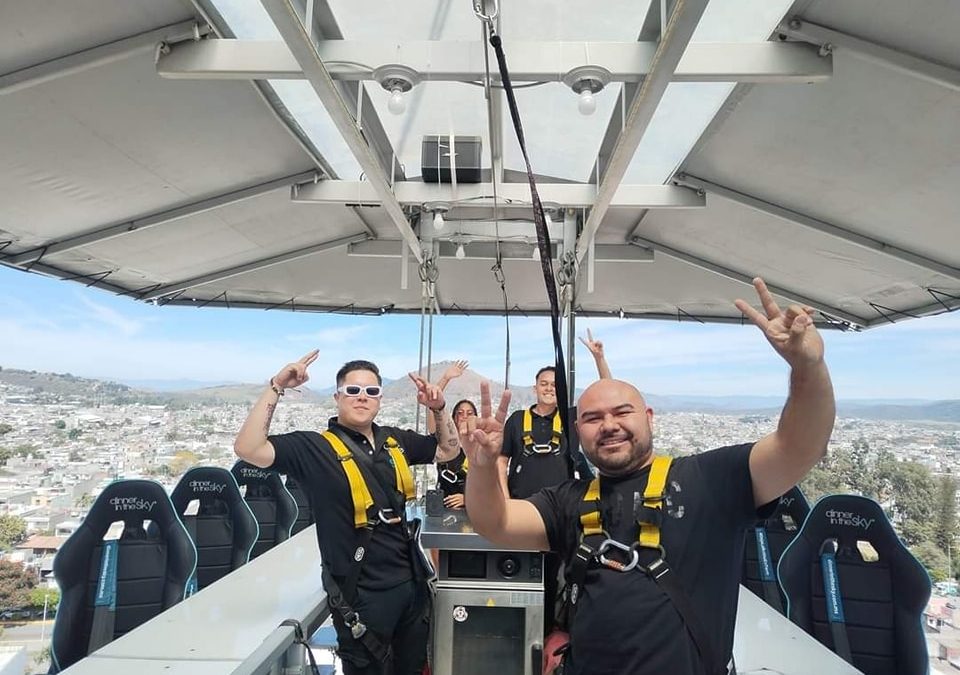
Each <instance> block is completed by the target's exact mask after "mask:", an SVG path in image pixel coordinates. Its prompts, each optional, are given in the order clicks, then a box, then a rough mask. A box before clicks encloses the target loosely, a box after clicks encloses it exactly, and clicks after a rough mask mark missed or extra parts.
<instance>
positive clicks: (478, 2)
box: [473, 0, 500, 27]
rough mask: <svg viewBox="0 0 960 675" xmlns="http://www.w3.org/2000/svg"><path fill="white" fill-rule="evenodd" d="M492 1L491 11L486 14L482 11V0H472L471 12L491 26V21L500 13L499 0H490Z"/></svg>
mask: <svg viewBox="0 0 960 675" xmlns="http://www.w3.org/2000/svg"><path fill="white" fill-rule="evenodd" d="M490 1H491V2H492V3H493V11H492V12H491V13H490V14H489V15H488V14H484V13H483V6H484V5H485V4H486V2H484V0H473V13H474V14H476V15H477V18H478V19H480V20H481V21H485V22H486V23H488V24H490V26H491V27H493V22H494V21H495V20H496V18H497V17H498V16H499V15H500V0H490Z"/></svg>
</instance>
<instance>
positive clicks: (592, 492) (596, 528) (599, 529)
mask: <svg viewBox="0 0 960 675" xmlns="http://www.w3.org/2000/svg"><path fill="white" fill-rule="evenodd" d="M583 501H584V502H586V503H590V504H592V505H593V506H594V509H593V511H588V512H586V513H581V514H580V529H581V530H582V532H583V536H584V537H589V536H590V535H592V534H603V524H602V523H601V522H600V479H599V478H594V479H593V480H592V481H590V486H589V487H588V488H587V494H585V495H584V496H583Z"/></svg>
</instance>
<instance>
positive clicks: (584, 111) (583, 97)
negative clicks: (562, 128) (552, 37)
mask: <svg viewBox="0 0 960 675" xmlns="http://www.w3.org/2000/svg"><path fill="white" fill-rule="evenodd" d="M391 100H392V99H391ZM577 109H578V110H579V111H580V114H581V115H592V114H593V113H594V112H596V110H597V101H596V99H594V98H593V92H592V91H590V90H589V89H586V88H585V89H583V90H581V91H580V100H579V101H577Z"/></svg>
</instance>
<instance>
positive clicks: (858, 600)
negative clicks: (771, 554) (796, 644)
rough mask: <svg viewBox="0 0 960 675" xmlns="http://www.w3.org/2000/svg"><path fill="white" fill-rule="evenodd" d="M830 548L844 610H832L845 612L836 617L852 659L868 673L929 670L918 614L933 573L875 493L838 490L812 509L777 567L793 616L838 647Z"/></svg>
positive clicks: (902, 673) (896, 674)
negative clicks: (830, 608) (871, 496)
mask: <svg viewBox="0 0 960 675" xmlns="http://www.w3.org/2000/svg"><path fill="white" fill-rule="evenodd" d="M833 550H835V551H836V552H835V554H834V560H835V567H836V577H835V578H836V584H835V585H834V584H830V587H831V588H832V590H831V606H835V607H839V608H840V610H841V611H840V612H838V611H836V610H834V611H833V612H830V614H831V615H832V616H834V617H835V618H842V619H843V620H844V622H843V623H840V622H839V621H835V623H836V624H838V627H839V630H845V633H846V637H847V641H848V642H849V645H850V654H851V658H850V659H849V660H850V661H851V662H852V663H853V665H854V666H855V667H856V668H858V669H860V670H861V671H863V672H864V673H866V675H911V674H913V673H926V672H927V666H928V658H927V645H926V641H925V640H924V635H923V628H922V625H921V619H922V615H923V609H924V607H926V604H927V601H928V600H929V598H930V587H931V584H930V577H929V575H928V574H927V572H926V570H925V569H924V568H923V566H922V565H921V564H920V563H919V562H917V560H916V558H914V557H913V555H911V553H910V552H909V551H908V550H907V548H906V547H905V546H904V545H903V543H902V542H901V541H900V539H899V538H898V537H897V534H896V532H894V530H893V527H892V526H891V525H890V521H889V520H888V519H887V517H886V514H884V512H883V509H881V508H880V505H879V504H877V503H876V502H874V501H873V500H871V499H867V498H866V497H859V496H856V495H833V496H830V497H824V498H823V499H821V500H820V501H819V502H817V504H816V505H815V506H814V507H813V509H812V510H811V511H810V514H809V515H808V516H807V519H806V521H804V524H803V526H802V527H801V528H800V532H799V533H798V534H797V536H796V537H795V538H794V540H793V541H792V542H791V543H790V545H789V546H788V547H787V550H786V551H784V553H783V555H782V556H781V557H780V565H779V567H778V577H779V580H780V585H781V586H782V588H783V591H784V593H785V595H786V597H787V612H788V616H789V618H790V619H791V620H792V621H794V622H795V623H797V624H798V625H799V626H800V627H801V628H803V629H804V630H806V631H807V632H808V633H810V634H811V635H813V636H814V637H815V638H816V639H817V640H819V641H820V642H822V643H823V644H824V645H826V646H827V647H829V648H830V649H832V650H833V651H838V649H837V648H835V639H834V635H833V629H832V628H831V622H830V620H829V616H828V605H827V597H826V593H825V592H824V588H825V587H826V586H827V584H825V583H824V572H823V566H824V565H826V566H827V567H833V564H832V563H831V562H830V561H829V560H828V559H827V558H829V556H827V558H823V556H821V552H822V551H825V552H827V553H828V554H829V553H830V552H832V551H833ZM822 558H823V559H822ZM830 578H831V579H832V578H833V577H832V576H831V577H830ZM835 599H838V601H839V602H838V604H837V605H834V600H835Z"/></svg>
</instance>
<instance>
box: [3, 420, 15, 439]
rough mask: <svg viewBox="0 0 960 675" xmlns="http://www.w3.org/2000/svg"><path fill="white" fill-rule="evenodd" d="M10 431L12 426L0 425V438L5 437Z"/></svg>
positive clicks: (4, 423)
mask: <svg viewBox="0 0 960 675" xmlns="http://www.w3.org/2000/svg"><path fill="white" fill-rule="evenodd" d="M11 431H13V427H12V426H10V425H9V424H7V423H6V422H3V423H0V436H6V435H7V434H9V433H10V432H11Z"/></svg>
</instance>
